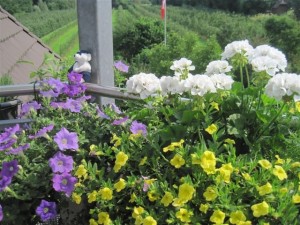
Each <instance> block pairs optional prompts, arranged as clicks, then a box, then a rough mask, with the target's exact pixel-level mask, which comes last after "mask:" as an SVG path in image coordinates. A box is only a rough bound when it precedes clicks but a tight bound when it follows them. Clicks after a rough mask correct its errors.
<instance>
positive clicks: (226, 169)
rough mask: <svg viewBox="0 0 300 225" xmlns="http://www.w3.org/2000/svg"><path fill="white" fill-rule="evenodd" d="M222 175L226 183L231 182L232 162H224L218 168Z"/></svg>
mask: <svg viewBox="0 0 300 225" xmlns="http://www.w3.org/2000/svg"><path fill="white" fill-rule="evenodd" d="M218 171H219V172H220V175H221V179H222V180H223V181H224V182H225V183H230V176H231V173H232V172H233V167H232V165H231V163H227V164H223V165H222V167H221V168H219V169H218Z"/></svg>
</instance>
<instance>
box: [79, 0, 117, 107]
mask: <svg viewBox="0 0 300 225" xmlns="http://www.w3.org/2000/svg"><path fill="white" fill-rule="evenodd" d="M77 16H78V30H79V46H80V50H86V51H88V52H90V53H91V55H92V60H91V62H90V63H91V67H92V73H91V83H94V84H99V85H101V86H110V87H113V86H114V70H113V33H112V2H111V0H77ZM99 101H100V104H102V105H106V104H109V103H113V102H114V99H111V98H107V97H101V98H100V99H99Z"/></svg>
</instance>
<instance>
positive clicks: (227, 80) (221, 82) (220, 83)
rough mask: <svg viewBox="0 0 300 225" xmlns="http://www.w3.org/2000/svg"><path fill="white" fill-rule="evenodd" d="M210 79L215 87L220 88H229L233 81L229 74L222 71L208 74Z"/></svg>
mask: <svg viewBox="0 0 300 225" xmlns="http://www.w3.org/2000/svg"><path fill="white" fill-rule="evenodd" d="M210 79H211V80H212V82H213V83H214V85H215V87H216V89H221V90H230V89H231V86H232V84H233V82H234V80H233V79H232V77H231V76H228V75H226V74H224V73H222V74H214V75H212V76H210Z"/></svg>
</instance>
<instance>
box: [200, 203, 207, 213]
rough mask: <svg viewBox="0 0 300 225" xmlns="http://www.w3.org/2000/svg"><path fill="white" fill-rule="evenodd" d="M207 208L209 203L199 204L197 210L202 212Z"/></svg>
mask: <svg viewBox="0 0 300 225" xmlns="http://www.w3.org/2000/svg"><path fill="white" fill-rule="evenodd" d="M208 209H209V204H201V205H200V207H199V210H200V211H201V212H203V213H206V212H207V210H208Z"/></svg>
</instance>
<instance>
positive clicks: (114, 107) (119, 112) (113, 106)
mask: <svg viewBox="0 0 300 225" xmlns="http://www.w3.org/2000/svg"><path fill="white" fill-rule="evenodd" d="M110 107H111V108H112V110H114V111H115V113H117V114H121V113H122V111H121V110H120V109H119V107H118V106H116V104H114V103H112V104H110Z"/></svg>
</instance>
